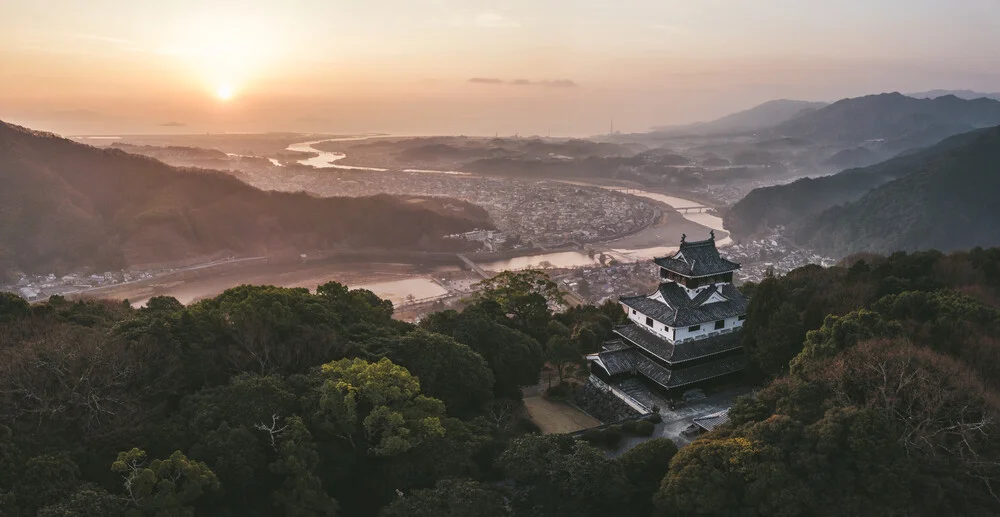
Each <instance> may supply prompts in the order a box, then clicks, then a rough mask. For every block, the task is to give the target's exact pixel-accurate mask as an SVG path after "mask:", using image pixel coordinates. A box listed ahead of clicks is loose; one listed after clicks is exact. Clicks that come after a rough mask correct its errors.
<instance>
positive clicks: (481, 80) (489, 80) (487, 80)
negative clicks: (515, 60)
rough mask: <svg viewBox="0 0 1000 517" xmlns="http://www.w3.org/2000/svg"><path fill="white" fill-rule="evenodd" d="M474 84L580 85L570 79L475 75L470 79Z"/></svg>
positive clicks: (560, 86) (551, 86) (569, 86)
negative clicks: (535, 79) (507, 77)
mask: <svg viewBox="0 0 1000 517" xmlns="http://www.w3.org/2000/svg"><path fill="white" fill-rule="evenodd" d="M468 82H470V83H473V84H492V85H499V84H505V85H508V86H541V87H545V88H576V87H577V86H578V85H577V84H576V82H575V81H572V80H570V79H556V80H546V81H529V80H528V79H513V80H510V81H505V80H503V79H499V78H496V77H473V78H472V79H469V81H468Z"/></svg>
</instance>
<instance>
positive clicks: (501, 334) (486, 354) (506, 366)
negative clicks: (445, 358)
mask: <svg viewBox="0 0 1000 517" xmlns="http://www.w3.org/2000/svg"><path fill="white" fill-rule="evenodd" d="M452 336H453V337H454V338H455V339H456V340H457V341H458V342H459V343H465V344H466V345H468V346H469V347H470V348H472V349H473V350H475V351H476V352H477V353H478V354H479V355H481V356H482V357H483V359H485V360H486V363H487V364H488V365H489V367H490V370H492V372H493V379H494V392H495V394H496V396H498V397H506V398H517V399H519V398H521V386H530V385H533V384H537V383H538V377H539V372H540V371H541V368H542V364H543V353H542V347H541V345H539V344H538V341H536V340H535V339H533V338H532V337H531V336H528V335H526V334H524V333H522V332H519V331H517V330H514V329H512V328H510V327H507V326H504V325H501V324H499V323H496V322H495V321H492V320H490V319H488V318H486V317H484V316H483V315H482V314H481V313H479V312H476V311H470V310H466V311H465V312H463V313H462V314H461V315H460V316H459V317H458V318H457V322H456V324H455V328H454V331H453V334H452Z"/></svg>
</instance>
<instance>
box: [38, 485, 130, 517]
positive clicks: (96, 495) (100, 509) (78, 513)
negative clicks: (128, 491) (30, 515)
mask: <svg viewBox="0 0 1000 517" xmlns="http://www.w3.org/2000/svg"><path fill="white" fill-rule="evenodd" d="M126 509H127V500H126V499H125V498H124V497H121V496H118V495H112V494H109V493H108V492H107V491H105V490H104V489H103V488H101V487H98V486H96V485H93V484H89V483H88V484H84V485H82V486H80V487H79V488H78V489H77V490H76V491H75V492H73V493H72V494H71V495H70V496H69V497H68V498H66V500H64V501H61V502H58V503H53V504H49V505H48V506H45V507H44V508H42V509H40V510H39V511H38V517H92V516H97V515H100V516H101V517H123V516H124V515H125V511H126Z"/></svg>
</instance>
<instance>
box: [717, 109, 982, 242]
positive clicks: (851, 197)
mask: <svg viewBox="0 0 1000 517" xmlns="http://www.w3.org/2000/svg"><path fill="white" fill-rule="evenodd" d="M990 131H993V132H995V131H996V129H995V128H994V129H989V128H987V129H981V130H976V131H971V132H969V133H963V134H960V135H955V136H952V137H949V138H946V139H945V140H943V141H941V142H939V143H937V144H935V145H933V146H931V147H928V148H925V149H920V150H917V151H913V152H909V153H904V154H902V155H900V156H897V157H895V158H892V159H889V160H886V161H884V162H881V163H878V164H875V165H870V166H868V167H862V168H858V169H848V170H845V171H843V172H840V173H838V174H834V175H831V176H824V177H819V178H805V179H801V180H797V181H794V182H792V183H789V184H787V185H778V186H775V187H765V188H759V189H754V190H752V191H751V192H750V193H749V194H747V196H746V197H744V198H743V199H741V200H740V201H738V202H737V203H736V204H735V205H733V206H732V208H730V210H729V211H728V213H727V214H726V217H725V225H726V228H727V229H729V230H730V231H732V232H733V234H734V235H736V236H737V237H752V236H754V235H757V234H760V233H762V232H765V231H766V230H767V229H768V228H770V227H774V226H777V225H782V226H785V227H787V228H788V229H789V232H788V234H789V235H794V234H795V232H796V231H797V230H798V229H799V228H800V227H801V226H803V225H805V224H806V223H807V222H808V221H809V220H810V219H811V218H813V217H815V216H817V215H819V214H821V213H822V212H824V211H825V210H827V209H829V208H831V207H834V206H837V205H841V204H845V203H850V202H853V201H855V200H857V199H859V198H860V197H861V196H863V195H865V194H866V193H867V192H868V191H870V190H871V189H873V188H875V187H877V186H879V185H882V184H884V183H887V182H889V181H892V180H894V179H897V178H901V177H904V176H906V175H909V174H912V173H914V172H916V171H919V170H922V169H923V168H924V167H925V165H926V164H929V163H931V162H934V161H937V160H939V159H940V158H941V157H942V156H946V155H948V154H950V153H951V152H952V151H954V152H956V153H961V152H965V151H964V150H963V149H964V148H965V147H966V146H968V145H970V144H972V143H974V142H976V141H977V140H978V139H979V138H980V137H981V136H984V135H987V134H989V133H990Z"/></svg>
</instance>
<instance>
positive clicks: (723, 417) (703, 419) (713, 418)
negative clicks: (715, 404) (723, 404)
mask: <svg viewBox="0 0 1000 517" xmlns="http://www.w3.org/2000/svg"><path fill="white" fill-rule="evenodd" d="M692 421H693V422H694V424H695V425H697V426H698V427H700V428H702V429H704V430H706V431H711V430H713V429H715V428H716V427H719V426H720V425H722V424H725V423H726V422H728V421H729V408H726V409H723V410H722V411H718V412H715V413H712V414H710V415H705V416H700V417H697V418H694V419H692Z"/></svg>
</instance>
